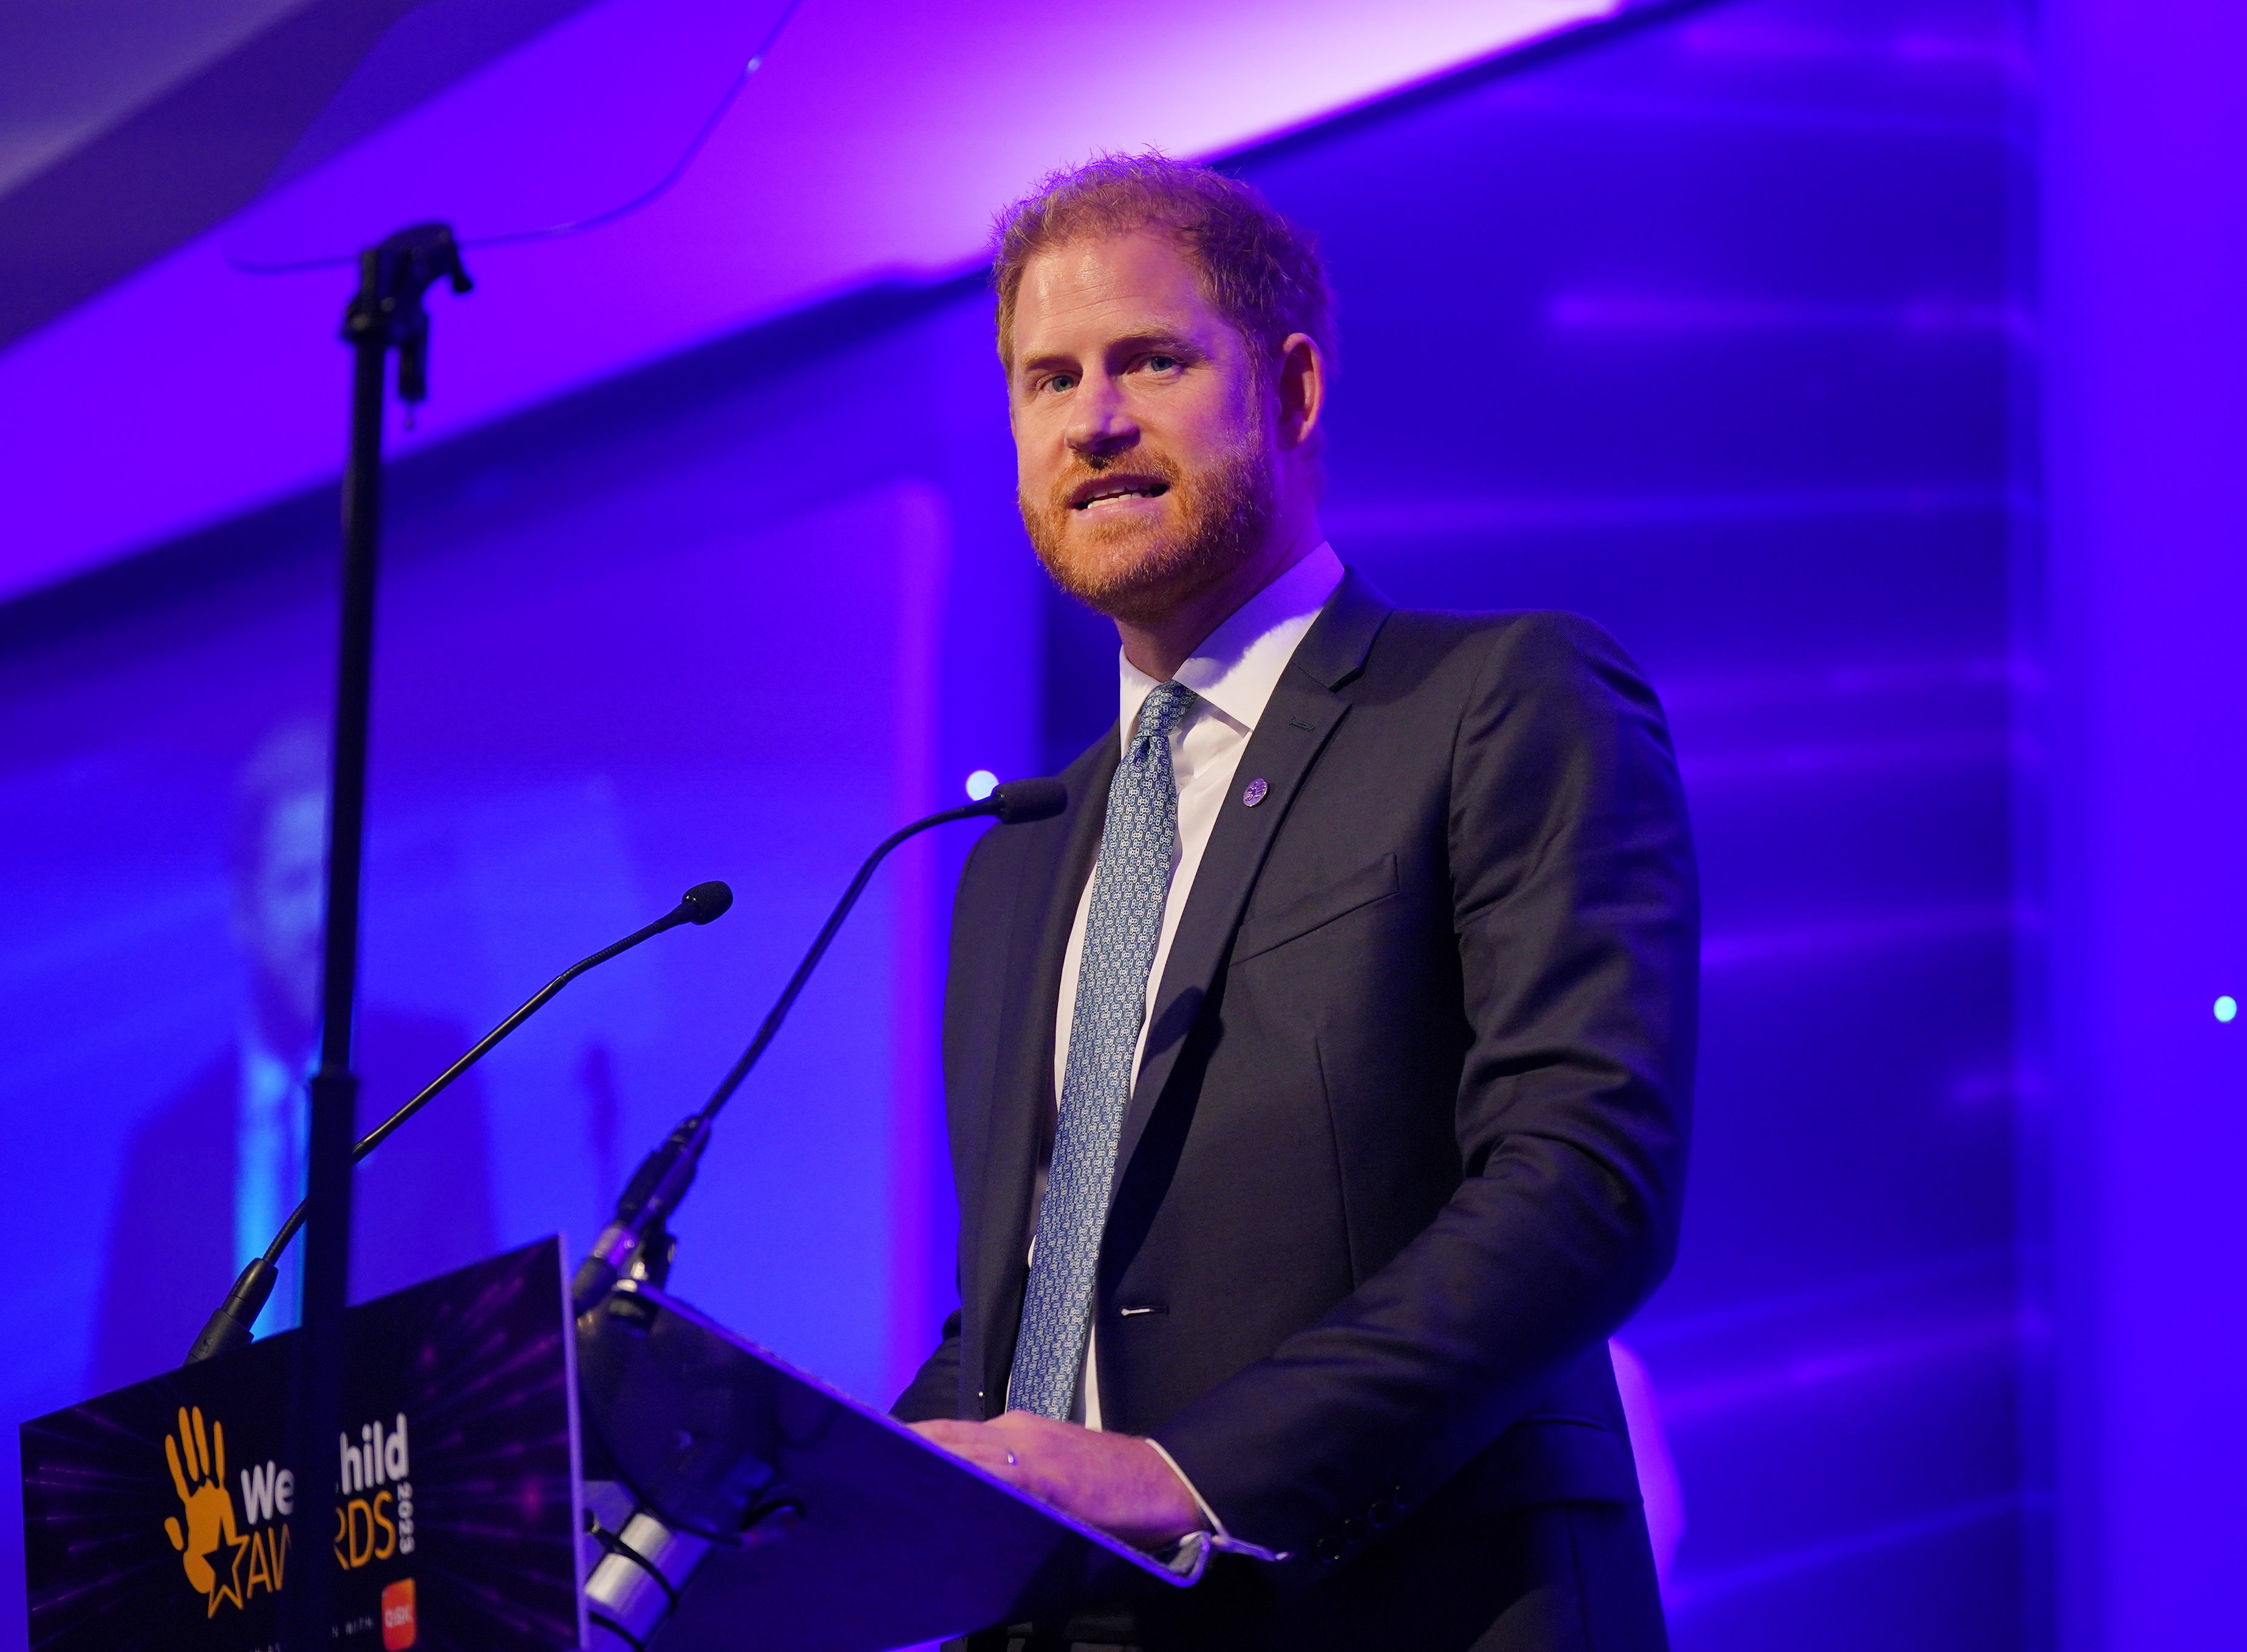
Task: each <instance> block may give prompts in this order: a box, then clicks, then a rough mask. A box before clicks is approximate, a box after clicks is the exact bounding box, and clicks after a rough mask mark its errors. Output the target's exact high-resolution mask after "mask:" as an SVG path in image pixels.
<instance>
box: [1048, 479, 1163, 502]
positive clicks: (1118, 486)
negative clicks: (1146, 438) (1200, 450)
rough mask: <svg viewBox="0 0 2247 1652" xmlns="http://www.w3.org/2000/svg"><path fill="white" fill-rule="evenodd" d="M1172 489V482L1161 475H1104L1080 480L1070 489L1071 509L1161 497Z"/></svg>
mask: <svg viewBox="0 0 2247 1652" xmlns="http://www.w3.org/2000/svg"><path fill="white" fill-rule="evenodd" d="M1170 491H1171V484H1170V483H1168V482H1167V481H1163V480H1161V479H1160V478H1159V477H1155V476H1103V477H1102V478H1100V479H1099V480H1098V481H1085V482H1079V483H1078V484H1077V485H1076V487H1075V488H1072V489H1070V491H1069V509H1071V510H1091V509H1095V508H1096V507H1097V506H1101V505H1108V504H1113V503H1115V502H1117V500H1119V499H1160V498H1161V497H1162V496H1163V495H1164V494H1166V493H1168V492H1170Z"/></svg>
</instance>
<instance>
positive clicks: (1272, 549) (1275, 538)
mask: <svg viewBox="0 0 2247 1652" xmlns="http://www.w3.org/2000/svg"><path fill="white" fill-rule="evenodd" d="M1324 543H1326V535H1325V533H1324V532H1323V531H1322V529H1320V527H1319V521H1318V517H1317V515H1315V514H1313V515H1307V516H1305V517H1303V518H1301V519H1300V520H1299V521H1298V522H1296V523H1295V524H1294V527H1293V529H1292V530H1289V529H1287V528H1285V527H1282V528H1281V531H1278V532H1275V533H1274V534H1273V535H1272V536H1271V537H1270V538H1269V539H1267V540H1266V541H1265V543H1264V549H1263V550H1260V551H1259V552H1258V553H1257V554H1256V555H1255V556H1250V557H1248V558H1246V560H1245V561H1243V562H1242V563H1240V566H1239V567H1237V568H1235V569H1234V570H1233V571H1232V572H1230V573H1228V574H1227V575H1226V577H1224V578H1223V579H1221V580H1219V581H1218V583H1217V584H1214V585H1212V586H1211V587H1210V588H1209V589H1208V590H1205V591H1202V592H1201V593H1199V595H1197V596H1194V597H1190V598H1188V599H1187V600H1186V601H1185V602H1183V603H1181V604H1178V607H1176V608H1174V609H1172V610H1171V611H1170V612H1169V613H1167V614H1165V615H1164V616H1163V617H1162V618H1160V619H1158V620H1154V621H1151V622H1150V623H1147V624H1139V623H1137V622H1134V621H1130V620H1123V619H1119V620H1117V622H1116V632H1117V636H1118V637H1120V638H1123V658H1124V659H1128V660H1130V662H1131V664H1132V665H1133V666H1137V668H1138V669H1139V670H1141V671H1143V672H1146V673H1147V675H1148V676H1150V677H1151V678H1153V679H1155V680H1156V681H1157V682H1168V681H1169V680H1170V679H1171V678H1173V677H1175V676H1177V675H1178V667H1179V666H1183V665H1185V663H1186V661H1188V660H1189V659H1192V658H1193V652H1194V650H1195V649H1197V648H1199V647H1200V646H1201V645H1202V644H1203V643H1204V642H1205V641H1207V640H1208V638H1209V634H1210V633H1211V632H1212V631H1215V630H1216V629H1217V628H1218V627H1219V625H1223V624H1225V622H1226V620H1228V619H1230V618H1233V615H1234V614H1236V613H1238V612H1240V609H1241V606H1242V604H1245V603H1246V602H1247V601H1248V599H1249V598H1250V597H1253V596H1255V595H1256V593H1257V592H1259V591H1260V590H1263V589H1264V588H1265V587H1266V586H1267V585H1268V584H1271V583H1272V582H1273V581H1274V580H1275V579H1277V578H1279V577H1280V576H1281V575H1282V574H1284V573H1286V572H1287V570H1289V569H1290V568H1293V567H1294V565H1295V564H1296V563H1299V562H1301V561H1302V560H1303V558H1304V557H1306V556H1309V555H1310V554H1311V553H1312V552H1313V551H1315V550H1317V549H1318V548H1319V547H1320V546H1321V545H1322V544H1324Z"/></svg>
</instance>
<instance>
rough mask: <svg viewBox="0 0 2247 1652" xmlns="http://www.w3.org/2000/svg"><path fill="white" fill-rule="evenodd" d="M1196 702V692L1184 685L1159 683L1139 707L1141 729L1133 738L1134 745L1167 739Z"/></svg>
mask: <svg viewBox="0 0 2247 1652" xmlns="http://www.w3.org/2000/svg"><path fill="white" fill-rule="evenodd" d="M1194 700H1195V694H1194V691H1193V690H1192V689H1191V688H1188V687H1187V686H1185V684H1183V683H1157V684H1156V685H1155V686H1154V690H1153V692H1152V693H1150V694H1149V695H1148V696H1147V700H1146V703H1145V704H1144V705H1143V706H1141V707H1139V727H1138V728H1137V731H1136V732H1135V733H1134V734H1132V736H1131V740H1132V743H1133V744H1134V745H1136V744H1137V743H1138V742H1139V741H1143V740H1148V739H1154V740H1163V739H1166V738H1167V737H1168V736H1169V734H1170V732H1171V730H1172V729H1173V728H1176V727H1178V724H1179V723H1180V722H1181V721H1182V720H1184V719H1185V714H1186V713H1188V712H1189V711H1192V709H1193V703H1194Z"/></svg>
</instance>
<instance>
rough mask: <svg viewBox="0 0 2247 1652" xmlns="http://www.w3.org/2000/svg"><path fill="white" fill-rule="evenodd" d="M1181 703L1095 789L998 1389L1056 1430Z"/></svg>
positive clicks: (1109, 1172)
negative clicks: (1025, 1263)
mask: <svg viewBox="0 0 2247 1652" xmlns="http://www.w3.org/2000/svg"><path fill="white" fill-rule="evenodd" d="M1193 702H1194V695H1193V691H1192V689H1189V688H1181V687H1179V686H1178V684H1176V683H1161V684H1158V685H1157V686H1156V688H1155V691H1154V693H1151V694H1149V695H1148V696H1147V702H1146V704H1145V705H1144V706H1142V707H1140V708H1139V724H1138V727H1137V729H1136V730H1135V731H1134V732H1133V734H1132V736H1131V745H1130V749H1129V750H1128V751H1126V752H1125V753H1124V754H1123V761H1122V762H1121V763H1119V764H1117V768H1116V778H1115V779H1114V780H1113V781H1112V782H1110V783H1109V787H1108V819H1107V823H1106V825H1105V827H1104V828H1103V832H1102V835H1101V839H1100V863H1099V864H1098V865H1097V866H1096V867H1095V868H1094V869H1093V874H1092V909H1091V911H1089V913H1088V914H1087V915H1086V918H1085V922H1084V952H1083V955H1082V956H1081V957H1080V958H1079V959H1078V961H1077V975H1076V1011H1075V1014H1074V1018H1073V1019H1072V1020H1071V1021H1070V1022H1069V1065H1068V1067H1067V1068H1065V1069H1064V1071H1063V1073H1062V1087H1061V1118H1060V1122H1059V1123H1058V1124H1057V1126H1056V1127H1055V1131H1054V1151H1053V1168H1052V1171H1050V1173H1049V1174H1048V1177H1047V1178H1046V1197H1045V1202H1044V1204H1043V1205H1041V1206H1040V1207H1039V1209H1038V1237H1037V1250H1036V1254H1035V1257H1034V1258H1033V1259H1032V1260H1031V1266H1030V1285H1029V1291H1028V1295H1027V1296H1026V1298H1025V1300H1023V1303H1022V1330H1021V1337H1020V1338H1019V1339H1018V1340H1017V1341H1016V1343H1015V1348H1014V1377H1013V1380H1012V1381H1011V1382H1009V1383H1008V1385H1007V1403H1008V1404H1010V1405H1011V1406H1013V1407H1014V1409H1016V1410H1024V1411H1036V1412H1039V1413H1041V1414H1042V1415H1043V1416H1050V1417H1058V1418H1066V1417H1067V1416H1069V1410H1070V1408H1071V1404H1072V1403H1073V1402H1074V1401H1075V1399H1076V1373H1077V1367H1078V1365H1079V1364H1080V1363H1081V1362H1083V1358H1084V1339H1085V1325H1086V1321H1087V1320H1088V1318H1089V1315H1090V1314H1091V1312H1092V1286H1093V1279H1094V1275H1095V1274H1096V1273H1097V1271H1098V1269H1099V1266H1100V1237H1101V1233H1102V1232H1103V1230H1104V1229H1105V1228H1106V1226H1107V1225H1108V1192H1109V1184H1110V1181H1111V1180H1112V1179H1113V1178H1114V1175H1115V1171H1116V1137H1117V1133H1118V1132H1119V1131H1120V1130H1122V1129H1123V1104H1124V1102H1127V1101H1129V1100H1130V1095H1131V1068H1132V1058H1133V1056H1135V1055H1137V1053H1138V1048H1139V1023H1140V1022H1141V1021H1144V1020H1145V1019H1146V1015H1147V971H1148V969H1149V967H1150V966H1151V965H1152V964H1153V963H1154V960H1155V943H1156V941H1157V939H1158V938H1159V937H1160V936H1161V934H1162V930H1163V904H1164V898H1166V897H1167V896H1168V894H1169V893H1170V886H1171V850H1172V849H1173V848H1174V847H1175V846H1176V844H1177V843H1178V786H1177V783H1176V782H1175V781H1174V780H1173V779H1172V778H1171V741H1170V734H1171V729H1173V728H1175V727H1178V723H1179V722H1180V720H1183V719H1184V718H1185V714H1186V713H1187V712H1188V711H1189V710H1191V709H1192V707H1193Z"/></svg>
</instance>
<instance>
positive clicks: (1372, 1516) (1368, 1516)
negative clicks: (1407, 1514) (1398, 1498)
mask: <svg viewBox="0 0 2247 1652" xmlns="http://www.w3.org/2000/svg"><path fill="white" fill-rule="evenodd" d="M1397 1512H1398V1511H1397V1505H1395V1504H1394V1503H1391V1502H1390V1500H1389V1499H1388V1498H1382V1499H1381V1500H1380V1501H1379V1502H1377V1503H1376V1504H1375V1505H1373V1506H1372V1507H1371V1508H1369V1509H1368V1510H1366V1512H1365V1523H1366V1524H1367V1525H1368V1526H1371V1527H1372V1528H1373V1529H1374V1530H1375V1531H1376V1532H1386V1531H1387V1530H1388V1529H1389V1523H1390V1521H1391V1520H1394V1519H1396V1518H1397Z"/></svg>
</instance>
